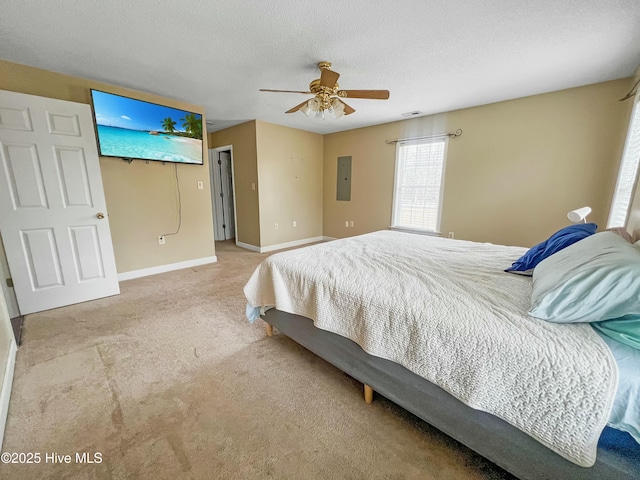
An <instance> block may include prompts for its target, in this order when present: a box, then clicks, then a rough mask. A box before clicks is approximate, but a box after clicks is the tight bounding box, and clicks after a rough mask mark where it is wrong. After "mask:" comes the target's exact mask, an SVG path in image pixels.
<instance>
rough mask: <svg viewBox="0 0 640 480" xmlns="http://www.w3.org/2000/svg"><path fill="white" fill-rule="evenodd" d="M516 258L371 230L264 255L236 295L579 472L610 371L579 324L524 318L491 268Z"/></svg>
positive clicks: (512, 278) (523, 305) (522, 301)
mask: <svg viewBox="0 0 640 480" xmlns="http://www.w3.org/2000/svg"><path fill="white" fill-rule="evenodd" d="M524 251H525V249H523V248H520V247H505V246H499V245H492V244H482V243H473V242H465V241H460V240H449V239H442V238H436V237H429V236H423V235H413V234H407V233H399V232H392V231H382V232H376V233H371V234H367V235H361V236H358V237H352V238H348V239H343V240H335V241H332V242H328V243H323V244H319V245H314V246H311V247H307V248H304V249H298V250H293V251H289V252H283V253H278V254H275V255H272V256H270V257H268V258H267V259H266V260H265V261H264V262H262V264H261V265H260V266H259V267H258V268H257V269H256V271H255V272H254V273H253V275H252V276H251V278H250V279H249V282H248V283H247V285H246V286H245V288H244V292H245V295H246V297H247V300H248V302H249V304H250V305H252V306H254V307H256V306H275V307H276V308H277V309H278V310H282V311H284V312H288V313H295V314H298V315H302V316H305V317H308V318H311V319H313V321H314V324H315V326H316V327H318V328H321V329H323V330H328V331H330V332H334V333H337V334H339V335H342V336H345V337H348V338H350V339H351V340H353V341H354V342H356V343H357V344H358V345H360V346H361V347H362V348H363V349H364V350H365V351H366V352H368V353H370V354H371V355H375V356H378V357H382V358H386V359H388V360H391V361H394V362H396V363H399V364H401V365H403V366H404V367H406V368H407V369H409V370H411V371H412V372H414V373H416V374H418V375H420V376H421V377H424V378H426V379H427V380H429V381H431V382H432V383H435V384H437V385H439V386H440V387H441V388H443V389H444V390H446V391H448V392H449V393H451V394H452V395H453V396H455V397H456V398H458V399H459V400H461V401H462V402H464V403H465V404H467V405H468V406H470V407H473V408H475V409H479V410H483V411H486V412H489V413H491V414H493V415H496V416H498V417H500V418H502V419H503V420H505V421H507V422H508V423H510V424H511V425H513V426H515V427H517V428H519V429H520V430H522V431H524V432H526V433H527V434H529V435H531V436H532V437H533V438H535V439H536V440H538V441H539V442H541V443H543V444H544V445H546V446H547V447H549V448H551V449H552V450H554V451H555V452H557V453H558V454H560V455H562V456H563V457H565V458H567V459H568V460H570V461H572V462H574V463H577V464H578V465H582V466H591V465H593V463H594V462H595V457H596V449H597V442H598V438H599V436H600V433H601V431H602V429H603V428H604V427H605V425H606V423H607V420H608V418H609V413H610V410H611V407H612V404H613V400H614V396H615V391H616V386H617V375H618V372H617V369H616V364H615V361H614V359H613V357H612V355H611V353H610V351H609V349H608V348H607V346H606V345H605V343H604V342H603V341H602V339H601V338H600V337H599V336H598V335H597V334H596V333H595V332H594V331H593V329H592V328H591V327H589V326H588V325H586V324H571V325H561V324H555V323H548V322H544V321H541V320H537V319H534V318H531V317H529V316H528V315H527V310H528V309H529V306H530V297H531V282H530V279H529V278H525V277H520V276H517V275H513V274H508V273H504V272H503V271H502V270H503V269H504V268H505V267H507V266H509V265H511V263H513V262H514V261H515V260H516V259H517V258H518V257H519V256H520V255H522V253H524ZM374 387H375V386H374Z"/></svg>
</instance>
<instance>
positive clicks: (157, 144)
mask: <svg viewBox="0 0 640 480" xmlns="http://www.w3.org/2000/svg"><path fill="white" fill-rule="evenodd" d="M92 93H93V109H94V113H95V119H96V126H97V130H98V141H99V143H100V154H101V155H105V156H111V157H122V158H139V159H143V160H161V161H164V162H181V163H197V164H201V163H202V115H200V114H197V113H192V112H187V111H184V110H178V109H175V108H170V107H165V106H162V105H156V104H154V103H148V102H143V101H140V100H135V99H133V98H127V97H121V96H118V95H112V94H109V93H104V92H98V91H95V90H94V91H93V92H92Z"/></svg>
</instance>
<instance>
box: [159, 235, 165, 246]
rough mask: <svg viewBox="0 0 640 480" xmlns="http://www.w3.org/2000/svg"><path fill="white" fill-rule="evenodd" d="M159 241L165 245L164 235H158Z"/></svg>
mask: <svg viewBox="0 0 640 480" xmlns="http://www.w3.org/2000/svg"><path fill="white" fill-rule="evenodd" d="M158 243H159V244H160V245H164V235H160V236H159V237H158Z"/></svg>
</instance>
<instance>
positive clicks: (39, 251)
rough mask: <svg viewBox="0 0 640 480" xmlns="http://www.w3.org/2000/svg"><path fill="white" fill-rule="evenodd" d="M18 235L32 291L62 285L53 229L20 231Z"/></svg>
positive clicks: (62, 280)
mask: <svg viewBox="0 0 640 480" xmlns="http://www.w3.org/2000/svg"><path fill="white" fill-rule="evenodd" d="M20 235H21V237H22V252H23V256H24V258H25V259H26V262H27V266H28V268H29V277H30V280H31V288H32V289H33V291H38V290H41V289H43V288H49V287H56V286H61V285H64V279H63V278H62V268H61V267H60V256H59V254H58V245H57V244H56V240H55V235H54V233H53V228H37V229H33V230H22V231H21V232H20Z"/></svg>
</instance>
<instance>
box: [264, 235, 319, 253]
mask: <svg viewBox="0 0 640 480" xmlns="http://www.w3.org/2000/svg"><path fill="white" fill-rule="evenodd" d="M322 240H324V237H313V238H303V239H302V240H294V241H293V242H286V243H278V244H276V245H269V246H267V247H260V253H267V252H273V251H274V250H282V249H283V248H291V247H299V246H300V245H306V244H307V243H314V242H321V241H322Z"/></svg>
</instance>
